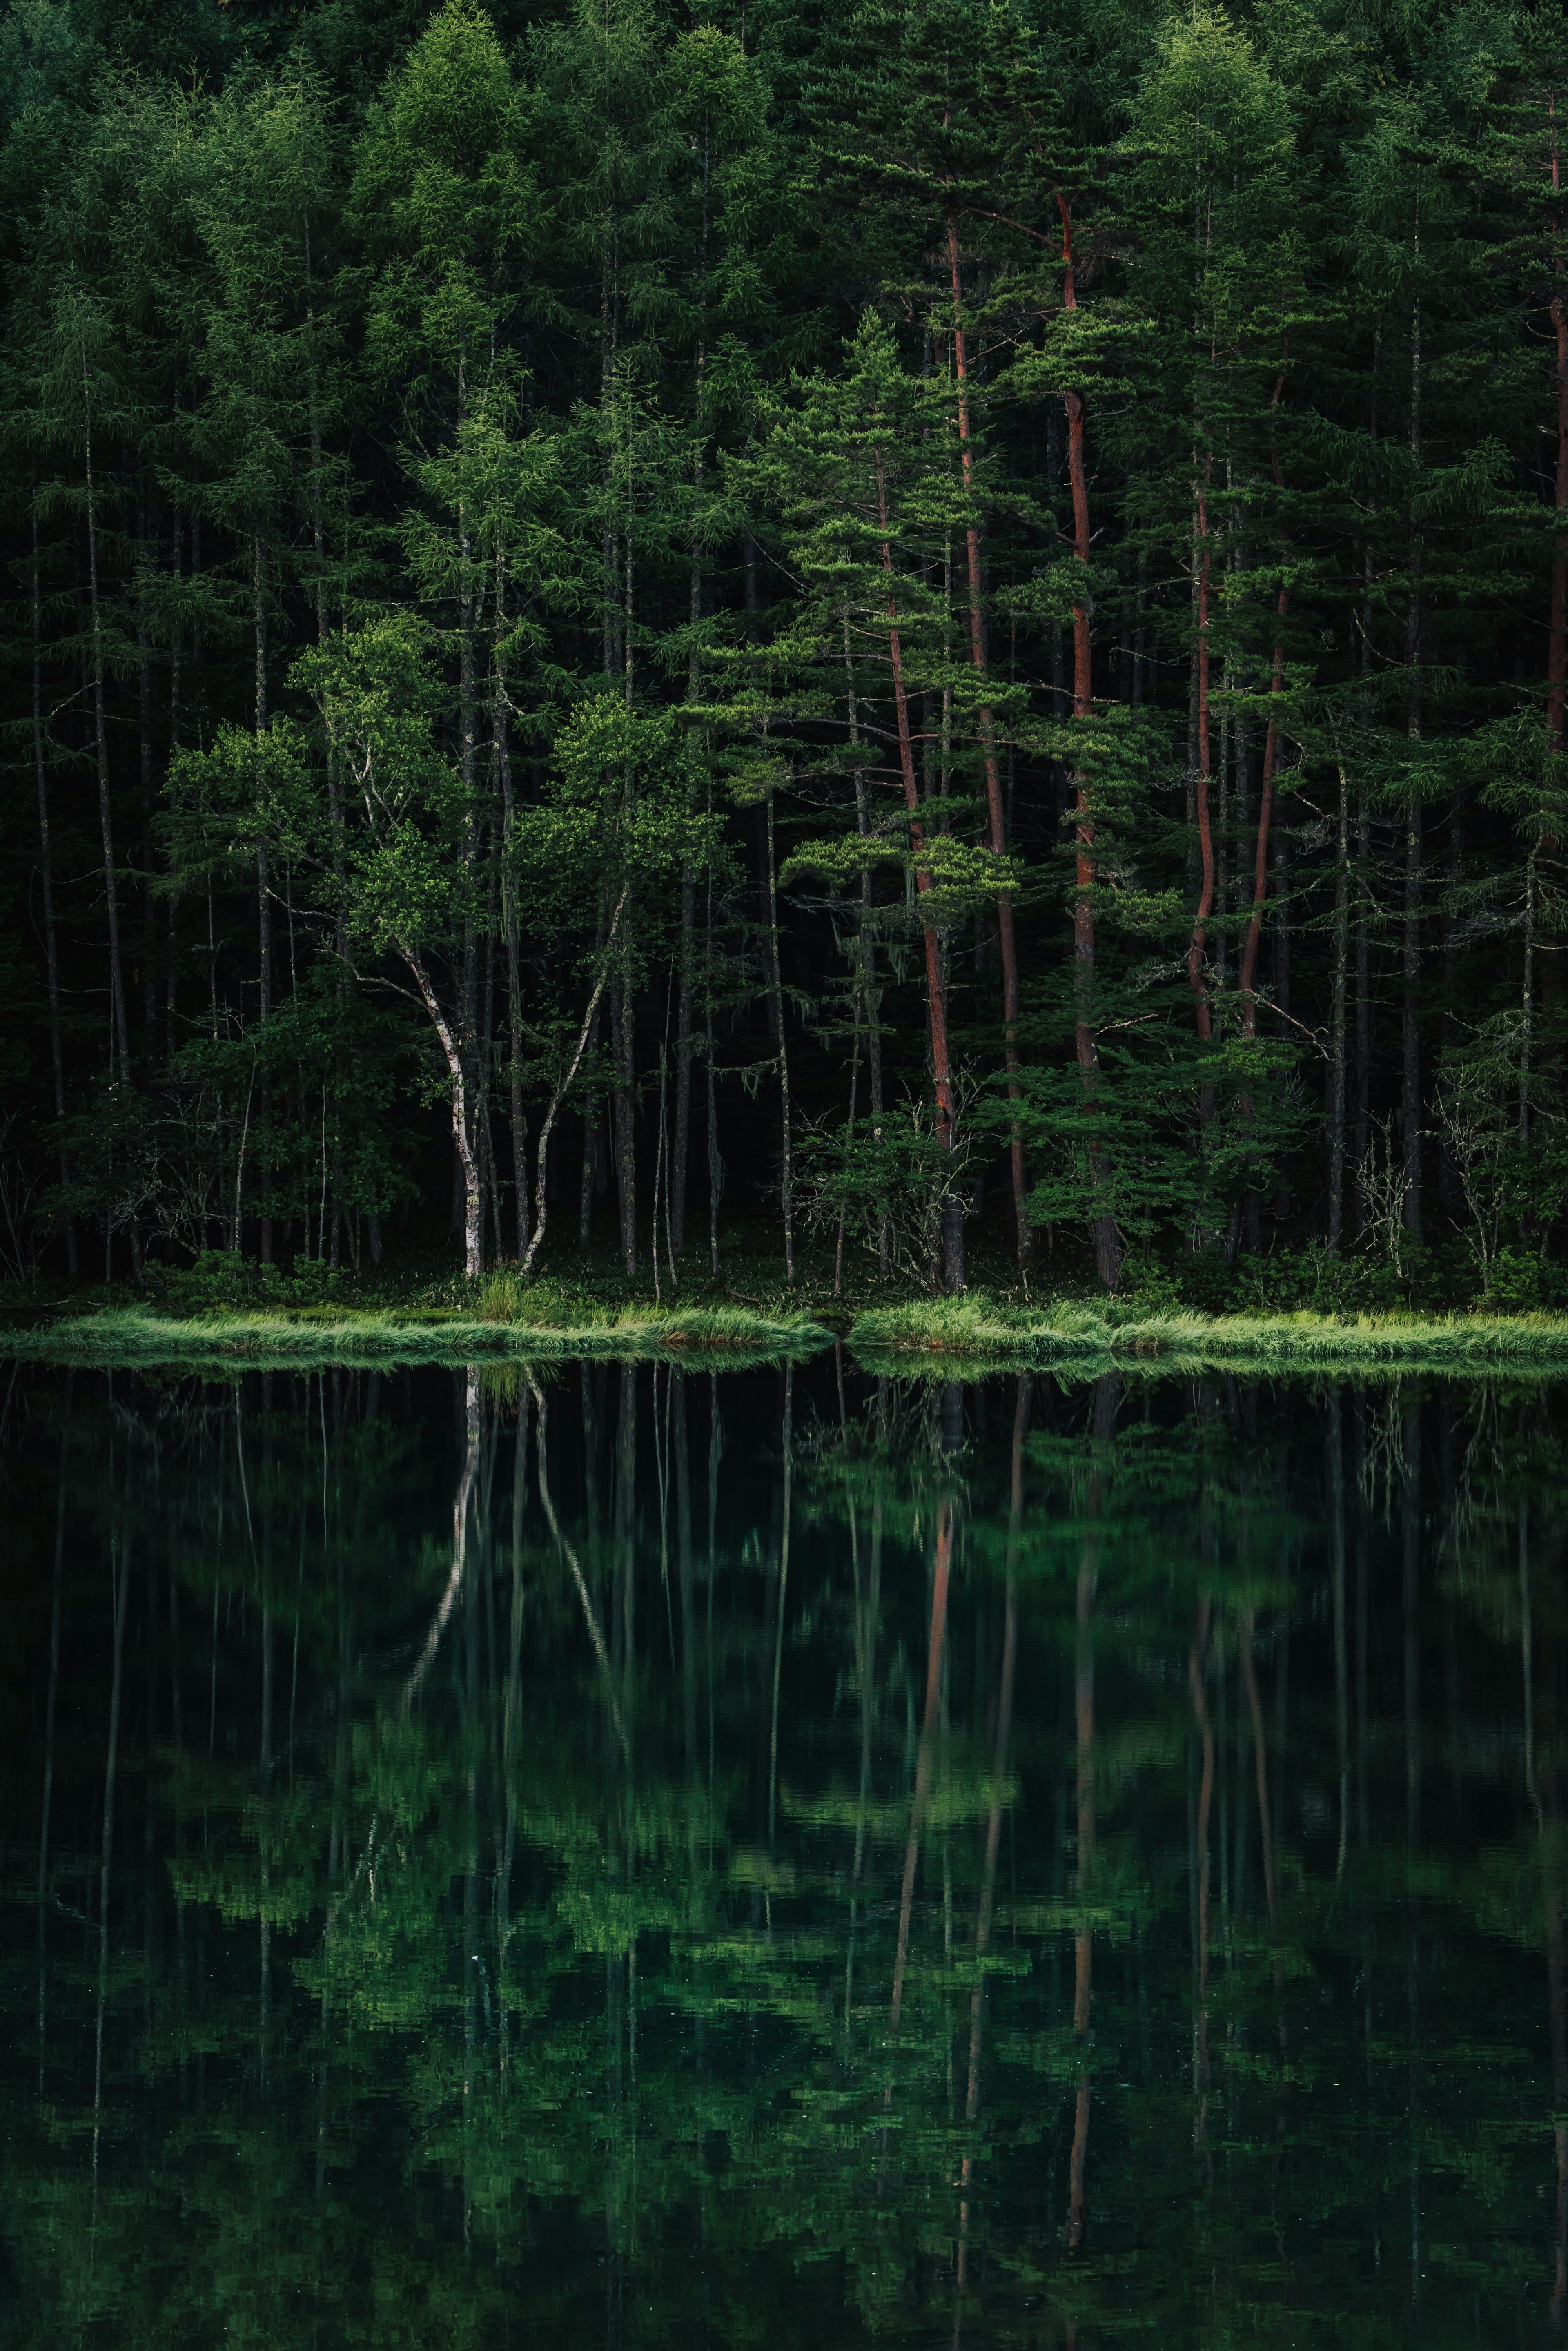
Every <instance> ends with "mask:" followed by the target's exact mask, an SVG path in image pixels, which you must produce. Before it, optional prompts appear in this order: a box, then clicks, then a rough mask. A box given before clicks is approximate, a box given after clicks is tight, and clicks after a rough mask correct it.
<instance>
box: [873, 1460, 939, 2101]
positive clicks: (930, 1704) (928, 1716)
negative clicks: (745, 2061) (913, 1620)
mask: <svg viewBox="0 0 1568 2351" xmlns="http://www.w3.org/2000/svg"><path fill="white" fill-rule="evenodd" d="M952 1567H953V1501H952V1497H951V1496H950V1495H947V1494H944V1496H943V1497H942V1499H941V1500H940V1501H939V1502H938V1503H937V1505H936V1564H935V1570H934V1573H933V1575H932V1581H931V1632H930V1635H929V1639H928V1642H927V1646H926V1664H925V1714H924V1716H923V1717H922V1719H921V1725H920V1746H919V1750H918V1752H917V1754H916V1757H915V1794H914V1797H913V1799H912V1800H911V1802H910V1807H909V1840H908V1843H907V1844H906V1845H905V1846H904V1885H903V1888H902V1890H901V1892H900V1895H899V1900H898V1954H897V1957H896V1959H894V1970H893V2004H892V2008H891V2011H890V2021H891V2023H892V2028H893V2035H894V2039H895V2040H896V2039H897V2037H898V2022H899V2016H900V2013H901V2011H902V2010H903V2007H904V1977H905V1975H906V1973H907V1972H908V1968H909V1924H910V1917H911V1914H912V1913H913V1911H914V1907H915V1870H916V1868H917V1867H918V1865H919V1861H920V1831H921V1827H922V1825H923V1823H924V1822H925V1807H926V1805H927V1803H928V1802H929V1801H930V1796H931V1781H932V1776H933V1773H934V1771H935V1769H936V1714H937V1701H938V1699H939V1698H940V1696H941V1689H942V1659H943V1655H944V1652H945V1648H946V1639H947V1582H948V1577H949V1576H950V1574H951V1573H952ZM892 2102H893V2083H892V2080H891V2078H890V2080H889V2082H888V2085H887V2095H886V2101H885V2103H886V2104H888V2105H891V2104H892Z"/></svg>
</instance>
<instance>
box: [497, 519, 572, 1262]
mask: <svg viewBox="0 0 1568 2351" xmlns="http://www.w3.org/2000/svg"><path fill="white" fill-rule="evenodd" d="M504 602H505V572H504V569H503V559H502V557H501V555H500V554H499V552H497V557H496V653H495V664H494V669H495V711H494V716H493V717H492V720H491V726H492V731H493V733H494V736H495V744H496V771H497V775H498V776H499V778H500V783H501V928H502V930H503V932H504V933H505V935H506V953H507V1045H508V1047H509V1048H510V1052H511V1061H510V1067H509V1071H508V1083H507V1096H508V1103H509V1107H510V1112H511V1129H512V1182H513V1185H514V1186H515V1187H516V1195H517V1259H518V1262H519V1263H520V1262H521V1261H522V1259H524V1258H525V1257H526V1256H527V1254H528V1122H527V1120H526V1119H525V1118H524V1116H523V983H522V964H521V956H520V949H519V936H518V920H517V875H516V873H515V872H513V870H512V834H513V824H514V818H515V807H514V802H513V797H512V737H511V706H510V705H509V703H508V702H507V681H506V677H505V675H504V674H503V672H502V667H501V629H502V620H503V606H504ZM594 1009H595V1012H597V1010H598V999H597V998H595V1002H594ZM540 1173H541V1175H542V1174H543V1170H542V1168H541V1170H540Z"/></svg>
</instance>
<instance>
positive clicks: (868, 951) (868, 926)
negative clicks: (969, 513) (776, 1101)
mask: <svg viewBox="0 0 1568 2351" xmlns="http://www.w3.org/2000/svg"><path fill="white" fill-rule="evenodd" d="M843 622H844V695H845V705H846V708H847V711H848V714H849V728H850V749H851V752H852V754H854V755H855V756H854V778H855V830H856V831H857V832H858V833H859V835H860V837H861V839H862V841H864V840H867V839H868V838H869V836H870V833H871V810H870V807H869V804H868V800H867V796H866V780H865V771H864V769H863V768H862V766H861V763H860V758H859V752H860V743H861V730H860V708H859V703H858V700H857V697H856V694H855V672H854V661H853V658H852V653H851V650H850V610H849V606H848V605H847V604H846V605H845V606H844V612H843ZM855 951H856V968H855V1034H856V1037H857V1039H858V1038H859V1036H860V1034H861V1029H862V1024H863V1027H864V1032H865V1044H866V1070H867V1076H868V1078H869V1080H870V1088H871V1122H872V1132H873V1135H874V1136H875V1137H876V1138H877V1140H878V1141H880V1140H881V1137H882V1123H883V1096H882V991H881V989H880V988H879V987H878V986H877V977H876V939H875V936H874V934H873V927H872V895H871V869H870V867H869V866H864V865H862V868H861V877H860V915H859V926H858V929H857V932H856V938H855ZM888 1258H889V1247H888V1220H887V1217H886V1215H885V1214H882V1215H879V1216H878V1217H877V1227H876V1264H877V1271H878V1272H879V1273H880V1274H882V1275H883V1276H885V1275H886V1272H887V1268H888Z"/></svg>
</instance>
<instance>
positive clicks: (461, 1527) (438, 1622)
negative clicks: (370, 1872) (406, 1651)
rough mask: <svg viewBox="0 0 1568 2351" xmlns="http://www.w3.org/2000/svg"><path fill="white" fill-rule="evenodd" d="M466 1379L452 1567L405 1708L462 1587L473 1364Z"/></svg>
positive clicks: (474, 1407)
mask: <svg viewBox="0 0 1568 2351" xmlns="http://www.w3.org/2000/svg"><path fill="white" fill-rule="evenodd" d="M465 1379H466V1387H465V1418H464V1438H465V1443H464V1454H463V1468H462V1470H461V1472H460V1473H459V1476H458V1479H457V1493H456V1497H455V1499H454V1501H453V1505H452V1568H451V1572H450V1573H449V1574H448V1576H447V1579H446V1589H445V1591H444V1593H442V1595H441V1605H440V1607H439V1608H438V1609H437V1610H436V1612H435V1618H434V1623H433V1624H432V1625H431V1627H430V1630H429V1632H428V1633H427V1634H426V1635H425V1640H424V1646H423V1649H422V1650H421V1651H420V1653H419V1661H418V1663H417V1664H416V1665H415V1667H414V1669H413V1673H412V1674H410V1676H409V1677H408V1680H407V1683H406V1684H405V1686H404V1688H403V1694H402V1702H403V1705H404V1706H405V1707H410V1706H412V1705H413V1701H414V1699H415V1698H417V1697H418V1696H419V1691H420V1685H421V1684H422V1682H423V1679H424V1677H425V1675H426V1674H427V1673H428V1672H429V1671H430V1668H431V1665H432V1663H433V1662H434V1656H435V1652H436V1650H437V1649H438V1648H439V1647H440V1646H441V1636H442V1635H443V1633H444V1632H445V1630H446V1625H447V1621H448V1619H449V1618H450V1616H451V1614H452V1611H453V1608H454V1606H455V1604H456V1599H457V1594H458V1593H459V1592H460V1591H461V1590H462V1588H463V1571H464V1568H465V1564H466V1562H467V1558H468V1501H469V1497H470V1496H471V1495H472V1493H473V1491H474V1479H475V1474H476V1471H477V1469H478V1467H479V1372H478V1367H477V1365H476V1364H470V1365H469V1367H468V1370H467V1373H466V1374H465Z"/></svg>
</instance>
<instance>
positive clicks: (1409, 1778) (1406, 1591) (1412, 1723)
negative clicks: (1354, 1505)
mask: <svg viewBox="0 0 1568 2351" xmlns="http://www.w3.org/2000/svg"><path fill="white" fill-rule="evenodd" d="M1404 1552H1405V1558H1404V1578H1403V1584H1402V1611H1403V1616H1404V1635H1405V1835H1406V1844H1407V1845H1408V1847H1409V1851H1410V1854H1411V1855H1412V1857H1414V1855H1415V1851H1416V1844H1417V1842H1418V1841H1419V1838H1420V1834H1421V1712H1420V1708H1421V1648H1420V1635H1419V1628H1418V1625H1417V1621H1416V1610H1417V1605H1418V1602H1419V1596H1420V1572H1421V1416H1420V1414H1419V1412H1415V1413H1410V1414H1407V1415H1406V1420H1405V1494H1404Z"/></svg>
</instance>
